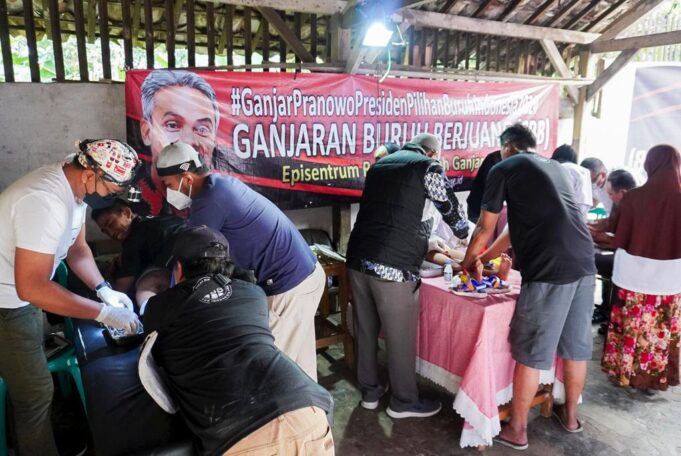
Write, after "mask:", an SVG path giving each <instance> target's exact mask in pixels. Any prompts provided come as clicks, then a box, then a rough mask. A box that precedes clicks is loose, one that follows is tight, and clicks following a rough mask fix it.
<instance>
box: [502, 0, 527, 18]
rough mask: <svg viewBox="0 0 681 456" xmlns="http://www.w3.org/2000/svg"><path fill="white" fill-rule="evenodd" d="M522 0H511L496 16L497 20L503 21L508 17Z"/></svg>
mask: <svg viewBox="0 0 681 456" xmlns="http://www.w3.org/2000/svg"><path fill="white" fill-rule="evenodd" d="M522 1H523V0H513V1H511V2H510V3H509V4H508V6H506V8H504V11H502V13H501V14H500V15H499V17H497V21H499V22H504V21H505V20H506V19H508V17H509V16H510V15H511V14H512V13H513V12H514V11H515V10H516V8H517V7H518V5H519V4H520V2H522Z"/></svg>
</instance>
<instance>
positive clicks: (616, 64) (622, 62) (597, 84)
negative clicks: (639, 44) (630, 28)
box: [586, 49, 637, 102]
mask: <svg viewBox="0 0 681 456" xmlns="http://www.w3.org/2000/svg"><path fill="white" fill-rule="evenodd" d="M636 51H637V50H636V49H627V50H625V51H623V52H622V53H621V54H620V55H618V56H617V58H616V59H615V60H614V61H613V62H612V63H611V64H610V65H609V66H608V67H607V68H606V69H605V70H604V71H603V72H602V73H601V74H600V75H599V76H598V77H597V78H596V80H595V81H594V82H593V83H591V85H589V86H588V87H587V88H586V101H587V102H588V101H591V100H592V99H593V97H594V96H595V95H596V94H597V93H598V91H599V90H601V89H602V88H603V86H604V85H605V84H607V83H608V81H610V80H611V79H612V78H613V76H615V75H616V74H617V73H619V72H620V70H621V69H622V68H624V67H625V66H626V65H627V63H629V61H631V59H632V58H634V55H636Z"/></svg>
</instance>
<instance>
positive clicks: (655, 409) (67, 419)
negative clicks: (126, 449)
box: [53, 326, 681, 456]
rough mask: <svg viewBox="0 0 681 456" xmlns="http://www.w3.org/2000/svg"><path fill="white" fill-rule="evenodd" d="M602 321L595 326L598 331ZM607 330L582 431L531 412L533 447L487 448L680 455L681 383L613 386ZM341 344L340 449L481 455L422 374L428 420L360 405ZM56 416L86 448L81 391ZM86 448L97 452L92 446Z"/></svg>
mask: <svg viewBox="0 0 681 456" xmlns="http://www.w3.org/2000/svg"><path fill="white" fill-rule="evenodd" d="M595 332H596V327H595V326H594V333H595ZM601 350H602V336H598V335H597V334H595V335H594V356H593V359H592V361H591V362H590V364H589V374H588V380H587V386H586V389H585V391H584V395H583V396H584V403H583V405H582V406H581V408H580V416H581V419H582V422H583V424H584V432H583V433H581V434H568V433H566V432H565V431H563V430H562V428H560V426H559V425H558V424H557V423H556V422H555V421H553V420H552V419H547V418H543V417H541V416H539V413H538V410H537V409H535V410H533V411H532V412H531V419H530V425H529V443H530V448H529V449H528V450H527V451H525V452H518V451H514V450H511V449H508V448H505V447H502V446H499V445H496V446H494V447H492V448H489V449H488V450H487V451H486V452H485V453H486V454H488V455H490V456H496V455H514V454H517V455H521V454H522V455H527V456H535V455H537V456H539V455H541V456H562V455H566V456H567V455H570V456H580V455H585V456H587V455H588V456H601V455H603V456H605V455H622V456H630V455H631V456H633V455H642V456H643V455H645V456H656V455H659V456H673V455H679V456H681V387H675V388H670V390H669V391H667V392H665V393H658V394H657V395H656V396H653V397H649V396H645V395H644V394H642V393H638V392H635V391H628V390H624V389H621V388H616V387H614V386H612V385H611V384H610V383H609V382H608V380H607V379H606V378H605V375H603V374H602V373H601V371H600V365H599V363H600V353H601ZM342 356H343V355H342V349H341V346H340V345H337V346H334V347H332V348H331V349H330V350H328V351H327V352H325V353H321V354H320V355H319V356H318V357H317V359H318V363H319V373H320V375H319V381H320V383H321V384H322V385H323V386H324V387H326V388H327V389H328V390H329V391H331V393H332V394H333V396H334V398H335V401H336V409H335V426H334V429H333V436H334V439H335V442H336V454H337V455H338V456H363V455H366V456H380V455H408V456H446V455H477V454H479V453H478V451H477V450H475V449H472V448H467V449H461V448H459V436H460V433H461V428H462V425H463V422H462V419H461V418H460V417H459V416H458V415H457V414H456V413H455V412H454V410H453V409H452V397H451V395H449V394H448V393H447V392H445V391H444V390H442V389H441V388H440V387H438V386H437V385H435V384H433V383H431V382H428V381H427V380H424V379H421V384H420V386H421V391H422V393H424V394H425V395H427V396H430V397H436V398H438V399H440V400H441V401H442V404H443V410H442V412H440V413H439V414H438V415H436V416H434V417H431V418H425V419H404V420H392V419H391V418H389V417H388V416H387V415H386V414H385V408H386V406H387V400H386V399H384V400H382V401H381V405H380V407H379V408H378V410H375V411H369V410H364V409H363V408H361V407H360V406H359V401H360V394H359V391H358V390H357V388H356V387H355V383H354V375H353V373H352V372H351V371H350V369H348V368H347V366H346V365H345V362H344V361H343V360H342ZM54 405H55V407H54V410H53V414H54V416H53V418H54V420H53V422H54V423H55V429H54V430H55V434H56V437H57V440H58V443H59V446H60V448H73V449H75V448H82V446H83V445H84V444H85V443H86V442H88V440H89V431H88V427H87V421H86V419H85V416H84V414H83V412H82V409H81V407H80V401H79V400H78V399H77V397H76V396H75V395H74V396H72V397H71V398H70V399H69V400H63V399H61V398H60V397H59V394H57V395H55V404H54ZM86 454H87V455H93V454H94V452H93V451H92V446H91V444H90V448H89V450H88V452H87V453H86Z"/></svg>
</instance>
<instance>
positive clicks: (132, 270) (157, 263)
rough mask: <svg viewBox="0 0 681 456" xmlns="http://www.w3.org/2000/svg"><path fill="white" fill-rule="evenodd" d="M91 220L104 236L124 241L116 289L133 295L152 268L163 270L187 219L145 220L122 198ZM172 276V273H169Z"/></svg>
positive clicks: (116, 273) (97, 212) (161, 218)
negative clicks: (136, 287)
mask: <svg viewBox="0 0 681 456" xmlns="http://www.w3.org/2000/svg"><path fill="white" fill-rule="evenodd" d="M92 220H94V221H95V223H97V225H98V226H99V228H100V229H101V230H102V232H103V233H104V234H106V235H107V236H108V237H110V238H111V239H114V240H117V241H121V242H122V251H121V258H120V265H119V266H118V267H117V268H116V270H115V272H114V275H115V277H114V283H113V288H114V290H118V291H121V292H123V293H128V294H129V295H131V296H133V295H134V289H133V285H134V284H135V281H136V280H137V279H138V278H140V276H142V275H143V273H144V272H145V271H147V270H149V269H150V268H164V267H165V264H166V262H167V261H168V258H170V251H171V249H172V246H173V243H172V239H173V237H174V236H175V234H176V233H177V232H178V231H179V230H181V229H182V227H183V226H184V220H182V219H181V218H180V217H176V216H174V215H159V216H158V217H142V216H139V215H137V214H136V213H135V212H134V211H133V210H132V208H131V207H130V205H129V204H127V203H126V202H125V201H123V200H121V199H117V200H116V201H114V203H113V205H111V206H110V207H107V208H104V209H96V210H94V211H92ZM166 275H167V276H168V277H169V273H167V274H166Z"/></svg>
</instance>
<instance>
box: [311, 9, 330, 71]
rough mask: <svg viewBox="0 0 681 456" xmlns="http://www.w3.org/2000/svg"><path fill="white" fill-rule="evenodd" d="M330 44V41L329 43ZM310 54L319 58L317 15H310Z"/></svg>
mask: <svg viewBox="0 0 681 456" xmlns="http://www.w3.org/2000/svg"><path fill="white" fill-rule="evenodd" d="M327 46H328V43H327ZM310 54H312V58H313V59H315V60H316V59H317V15H316V14H311V15H310Z"/></svg>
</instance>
